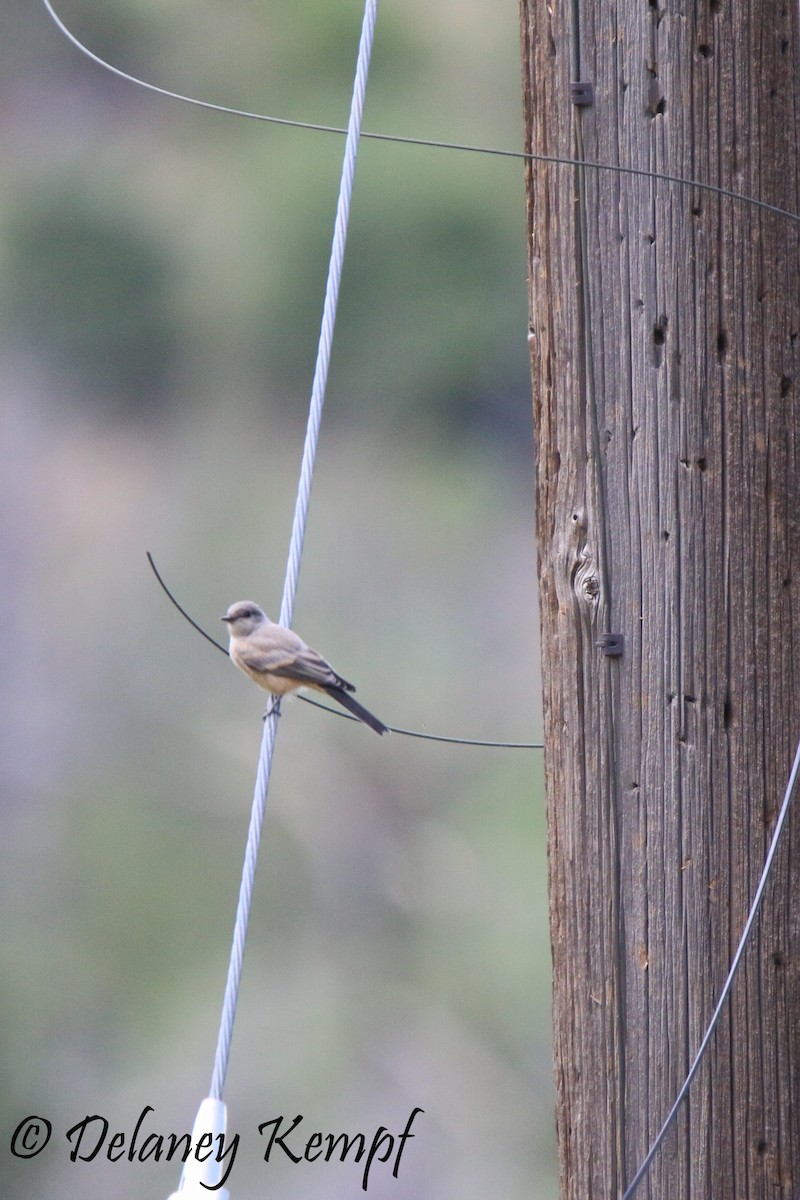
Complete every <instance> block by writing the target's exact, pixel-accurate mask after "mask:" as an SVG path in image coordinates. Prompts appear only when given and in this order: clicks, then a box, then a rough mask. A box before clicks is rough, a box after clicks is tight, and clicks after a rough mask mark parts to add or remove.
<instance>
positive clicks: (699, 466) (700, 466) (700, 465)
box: [697, 458, 708, 471]
mask: <svg viewBox="0 0 800 1200" xmlns="http://www.w3.org/2000/svg"><path fill="white" fill-rule="evenodd" d="M707 466H708V463H707V462H706V460H705V459H704V458H698V460H697V469H698V471H705V469H706V467H707Z"/></svg>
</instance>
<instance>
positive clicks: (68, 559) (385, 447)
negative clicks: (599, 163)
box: [0, 0, 555, 1200]
mask: <svg viewBox="0 0 800 1200" xmlns="http://www.w3.org/2000/svg"><path fill="white" fill-rule="evenodd" d="M59 11H60V12H61V15H62V16H63V18H64V19H65V20H66V21H67V23H68V24H69V25H70V27H71V28H73V30H74V31H75V33H76V35H77V36H79V37H80V38H82V39H83V40H85V41H86V42H87V43H88V44H89V45H90V46H91V47H92V49H93V50H95V51H96V52H97V53H98V54H100V55H101V56H103V57H106V58H108V59H109V60H111V61H112V62H114V63H115V64H117V65H119V66H120V67H121V68H123V69H125V70H128V71H131V72H133V73H134V74H140V75H142V76H143V77H144V78H146V79H148V80H151V81H152V82H155V83H159V84H162V85H164V86H166V87H169V88H171V89H174V90H176V91H179V92H187V93H190V94H194V95H200V96H202V97H203V98H206V99H209V100H212V101H214V102H218V103H223V104H231V105H234V106H239V107H243V108H246V109H249V110H254V111H263V112H270V113H275V114H278V115H281V116H286V117H290V118H296V119H307V120H312V121H318V122H322V123H326V124H327V123H329V124H336V125H343V124H344V123H345V122H346V119H347V108H348V101H349V87H350V79H351V73H352V68H353V63H354V58H355V49H356V45H357V40H358V30H359V26H360V20H361V11H360V5H359V4H356V3H352V0H348V2H347V3H345V0H328V3H325V4H322V3H320V0H299V2H297V3H294V4H291V5H290V4H281V5H275V4H273V5H268V6H266V7H265V6H263V5H262V4H256V3H254V2H252V0H230V2H229V3H228V4H226V5H225V6H224V7H220V6H219V5H213V4H210V3H207V2H205V0H201V2H199V3H194V4H192V5H191V6H190V5H187V4H182V3H179V2H175V3H171V4H169V5H165V4H163V3H160V2H159V3H154V2H152V0H121V2H120V3H119V4H115V5H113V6H112V7H108V6H98V5H96V4H93V3H90V2H89V0H69V2H68V3H67V0H65V2H64V4H63V5H62V6H61V7H60V8H59ZM5 26H6V28H5V36H4V38H2V39H0V99H2V104H3V112H4V114H5V132H6V137H5V140H4V146H3V150H2V155H3V175H4V183H5V188H4V191H3V195H2V198H0V349H2V356H0V363H1V364H2V365H0V372H2V385H1V386H2V394H3V397H4V399H3V401H2V405H0V430H2V437H0V455H1V456H2V458H1V459H0V465H1V466H2V470H0V488H2V490H3V500H4V501H5V503H3V504H2V505H0V548H1V549H2V555H3V561H4V564H5V570H4V571H3V572H2V573H0V574H1V579H0V587H2V595H3V599H4V601H5V603H4V611H5V613H6V620H5V622H4V628H5V639H4V644H3V647H2V660H3V666H4V670H3V672H2V675H0V704H2V718H3V719H2V720H0V770H1V771H2V780H3V788H2V796H3V837H2V839H0V867H1V868H2V870H1V871H0V901H2V912H3V936H2V938H0V1010H1V1011H2V1013H3V1037H2V1041H1V1042H0V1046H1V1047H2V1050H1V1051H0V1083H1V1084H2V1091H1V1092H0V1095H1V1096H2V1104H1V1105H0V1117H2V1131H4V1132H3V1137H2V1138H0V1144H2V1146H3V1149H2V1150H0V1192H1V1193H2V1195H3V1196H4V1197H5V1196H8V1197H11V1198H12V1200H27V1198H28V1197H31V1198H35V1200H41V1197H44V1196H46V1197H48V1200H73V1198H77V1197H79V1196H80V1197H81V1200H94V1198H95V1197H98V1198H99V1197H100V1196H106V1195H108V1194H113V1195H114V1196H116V1197H119V1198H120V1200H127V1197H134V1196H136V1197H139V1196H142V1195H153V1196H166V1195H167V1194H168V1193H169V1192H170V1191H171V1190H172V1189H173V1188H174V1187H176V1186H177V1178H178V1172H177V1170H176V1169H175V1167H174V1166H171V1165H169V1164H161V1165H160V1166H159V1165H158V1164H154V1163H148V1164H138V1163H134V1164H127V1163H119V1164H109V1163H108V1162H106V1161H105V1160H102V1161H101V1160H100V1159H98V1160H96V1161H95V1162H93V1163H89V1164H82V1165H81V1164H72V1163H70V1162H69V1161H68V1149H69V1148H68V1146H67V1145H66V1143H65V1141H64V1137H63V1132H64V1131H65V1130H66V1129H67V1128H68V1127H69V1126H70V1125H72V1124H74V1123H75V1122H76V1121H78V1120H80V1119H81V1117H82V1116H84V1115H86V1114H87V1113H94V1112H99V1113H103V1114H104V1115H106V1116H107V1117H108V1118H109V1120H110V1121H111V1122H112V1125H113V1126H114V1127H115V1128H120V1129H127V1130H129V1131H130V1130H131V1129H132V1128H133V1125H134V1124H135V1120H136V1118H137V1116H138V1114H139V1112H140V1111H141V1109H142V1108H143V1107H144V1106H145V1105H146V1104H151V1105H153V1107H154V1108H155V1110H156V1112H155V1115H154V1116H153V1117H152V1122H153V1124H152V1126H151V1127H152V1128H157V1129H160V1130H164V1131H170V1130H182V1129H186V1128H189V1127H190V1125H191V1122H192V1120H193V1117H194V1113H195V1110H196V1107H197V1104H198V1102H199V1100H200V1099H201V1098H202V1096H203V1095H204V1094H205V1091H206V1089H207V1086H208V1078H209V1075H210V1069H211V1059H212V1055H213V1050H214V1040H215V1037H216V1026H217V1019H218V1012H219V1005H220V1002H221V998H222V990H223V986H224V978H225V970H226V966H227V955H228V948H229V939H230V933H231V927H232V922H233V915H234V909H235V903H236V895H237V890H238V882H239V873H240V867H241V856H242V850H243V845H244V838H245V834H246V828H247V820H248V815H249V806H250V799H251V796H252V786H253V779H254V773H255V766H256V760H257V754H258V745H259V739H260V733H261V722H260V713H261V710H262V708H263V698H262V696H261V695H260V694H259V693H256V692H255V691H254V690H253V689H251V688H250V687H249V686H248V684H247V681H246V680H244V679H243V678H242V677H240V676H239V675H238V674H237V673H236V672H235V671H233V670H232V668H231V667H230V665H229V664H228V663H226V661H225V660H224V658H223V657H222V655H220V654H218V653H217V652H216V651H214V650H213V649H212V648H210V647H208V646H207V644H206V643H204V642H203V641H202V640H201V639H199V638H198V637H197V635H196V634H194V633H193V631H192V630H191V629H190V628H189V627H188V626H187V625H186V624H185V623H183V622H182V621H181V620H180V618H179V617H178V615H177V614H176V613H175V612H174V610H173V609H171V607H170V606H169V605H168V604H167V602H166V600H165V598H164V597H163V595H162V594H161V593H160V591H159V590H158V588H157V586H156V584H155V582H154V580H153V579H152V577H151V576H150V574H149V571H148V569H147V564H146V561H145V550H147V549H150V550H151V551H153V553H154V555H155V557H156V561H157V563H158V565H159V567H160V568H161V570H162V571H163V572H164V573H165V575H166V577H167V579H168V581H169V582H170V584H171V585H172V586H173V587H174V589H175V590H176V591H177V593H178V595H179V597H180V598H181V600H182V601H183V602H184V603H185V604H186V605H187V607H188V608H189V609H190V610H191V612H192V613H193V615H195V617H196V618H197V619H198V620H200V621H201V622H202V623H203V624H204V625H205V626H206V627H207V628H209V629H210V630H211V632H212V633H217V632H218V624H219V623H218V619H217V618H218V616H219V614H220V613H221V612H223V611H224V610H225V608H226V607H227V605H228V604H229V603H230V602H231V601H232V600H235V599H238V598H240V597H242V596H253V597H255V598H257V599H259V600H261V601H262V602H263V603H264V605H265V606H266V607H267V608H268V610H270V611H271V612H272V613H273V615H274V613H275V612H276V610H277V607H278V602H279V598H280V588H281V583H282V576H283V569H284V560H285V553H286V546H287V542H288V535H289V529H290V524H291V515H292V510H293V506H294V492H295V487H296V474H297V468H298V464H299V457H300V452H301V445H302V434H303V428H304V425H305V413H306V406H307V397H308V392H309V389H310V384H311V377H312V372H313V364H314V356H315V352H316V339H317V333H318V325H319V317H320V312H321V305H322V296H323V290H324V281H325V272H326V268H327V257H328V251H329V245H330V237H331V228H332V220H333V213H334V207H335V201H336V192H337V187H338V173H339V167H340V161H341V153H342V149H343V141H342V139H341V138H339V137H337V136H333V135H323V134H319V133H310V132H303V131H299V130H291V129H281V128H275V127H272V126H268V125H265V124H263V123H258V122H248V121H243V120H234V119H233V118H230V117H223V116H220V115H217V114H212V113H208V112H201V111H199V110H197V109H192V108H190V107H188V106H185V105H180V104H177V103H175V102H169V101H167V100H164V99H160V98H157V97H155V96H152V95H148V94H146V93H144V92H142V91H141V90H139V89H136V88H134V87H132V86H131V85H130V84H127V83H125V82H124V81H121V80H119V79H115V78H113V77H112V76H110V75H108V74H107V73H104V72H103V71H102V70H101V69H100V68H99V67H97V66H96V65H94V64H92V63H90V62H89V61H87V60H85V59H84V58H83V57H82V56H80V55H79V54H78V53H77V51H75V50H74V48H72V47H70V46H69V45H68V44H67V43H66V42H65V41H64V40H63V39H62V38H61V37H60V35H59V34H58V33H57V31H56V30H55V28H54V27H53V25H52V24H51V22H50V21H49V19H48V18H47V15H46V13H45V11H44V9H43V7H42V6H40V5H38V4H37V3H29V2H26V3H23V2H22V0H8V4H7V9H6V22H5ZM366 124H367V126H368V127H369V128H371V129H374V130H381V131H391V132H397V133H400V134H409V135H418V136H421V137H431V138H436V137H440V138H443V139H446V140H450V141H465V142H469V143H478V144H491V145H499V146H507V147H510V148H513V147H515V146H516V145H518V144H519V142H520V119H519V69H518V47H517V18H516V9H515V6H514V5H513V4H508V5H501V6H499V7H498V6H497V5H495V4H492V3H491V0H470V2H469V3H467V4H463V3H462V4H459V5H454V4H449V5H448V4H445V5H440V6H430V5H428V4H425V3H423V2H422V0H410V2H409V3H408V4H406V5H404V6H403V8H402V9H397V8H395V9H391V8H389V7H388V6H385V10H384V11H382V12H381V13H380V15H379V19H378V29H377V40H376V49H375V57H374V68H373V74H372V78H371V82H370V87H369V90H368V100H367V110H366ZM524 237H525V221H524V197H523V183H522V170H521V166H520V164H519V163H518V162H514V161H513V160H509V161H505V160H498V159H493V158H481V157H479V156H476V155H470V154H463V153H461V154H459V153H454V152H446V151H436V150H431V149H423V148H414V147H410V146H397V145H391V144H386V143H378V142H365V143H364V144H363V146H362V151H361V155H360V160H359V166H358V171H357V175H356V189H355V199H354V206H353V215H352V225H351V232H350V236H349V241H348V251H347V258H346V263H345V271H344V279H343V285H342V294H341V306H340V314H339V320H338V325H337V335H336V342H335V347H334V355H333V363H332V371H331V379H330V386H329V393H328V402H327V409H326V414H325V419H324V423H323V438H322V444H321V447H320V455H319V463H318V471H317V476H316V479H315V484H314V493H313V497H312V504H311V519H310V525H309V531H308V537H307V542H306V551H305V556H304V562H303V569H302V573H301V579H300V591H299V596H298V605H297V611H296V625H297V627H298V628H299V629H301V630H302V632H303V634H304V635H305V636H306V637H307V638H308V640H309V641H311V642H312V643H313V644H315V645H317V646H318V647H319V648H320V650H321V651H322V652H323V653H324V654H326V655H327V656H329V657H330V658H331V659H332V660H333V662H334V663H335V664H336V665H337V666H338V667H339V668H340V669H341V670H342V671H343V672H344V673H345V675H347V676H348V677H352V678H354V679H355V680H356V682H357V683H358V687H359V695H360V696H363V699H364V702H365V703H366V704H367V705H368V706H369V707H370V708H372V709H374V711H375V712H377V713H378V714H379V715H380V716H381V717H383V718H384V719H386V720H387V721H389V722H391V723H393V724H398V725H401V726H407V727H413V728H420V729H423V730H428V731H434V732H442V733H447V734H459V735H467V736H468V735H474V736H477V737H482V738H496V739H505V738H509V739H513V740H530V739H534V738H536V737H537V736H538V734H539V731H540V728H541V725H540V717H539V695H540V688H539V681H538V613H537V603H536V592H535V546H534V543H533V501H532V479H531V462H530V460H531V456H532V448H531V430H530V397H529V380H528V373H527V372H528V368H527V353H526V346H525V331H526V327H527V318H526V307H525V306H526V298H525V253H526V252H525V244H524ZM549 994H550V992H549V947H548V933H547V907H546V864H545V853H544V800H543V785H542V764H541V757H540V755H539V754H538V753H537V752H530V751H521V750H514V751H499V750H485V749H484V750H482V749H478V748H472V747H448V746H444V745H437V744H431V743H424V742H417V741H412V740H409V739H404V738H401V737H398V736H393V737H391V738H386V739H383V740H380V739H378V738H375V737H374V736H372V735H370V734H369V732H368V731H366V730H364V729H362V728H357V727H355V726H353V725H351V724H349V723H346V722H344V721H340V720H337V719H336V718H333V717H328V716H326V715H325V714H322V713H319V712H317V711H316V710H314V709H312V708H310V707H309V706H307V705H304V704H302V703H300V702H293V703H290V704H288V705H287V706H286V708H285V713H284V716H283V718H282V722H281V730H280V737H279V741H278V750H277V755H276V763H275V771H274V776H273V785H272V789H271V794H270V805H269V811H268V816H267V824H266V829H265V839H264V845H263V850H262V857H261V864H260V874H259V878H258V882H257V887H256V894H255V898H254V911H253V918H252V924H251V933H250V939H249V943H248V951H247V957H246V962H245V973H244V981H243V990H242V996H241V1003H240V1010H239V1015H238V1020H237V1026H236V1031H235V1035H234V1044H233V1059H232V1063H231V1070H230V1074H229V1079H228V1091H227V1095H226V1099H227V1101H228V1103H229V1106H230V1123H231V1127H232V1128H233V1129H236V1130H239V1131H240V1132H241V1134H242V1140H243V1147H242V1151H241V1152H240V1156H239V1159H238V1160H237V1164H236V1169H235V1173H234V1175H233V1176H232V1178H231V1181H230V1183H229V1186H230V1188H231V1195H232V1196H235V1197H236V1198H237V1200H250V1198H251V1197H252V1198H255V1197H260V1196H262V1195H264V1194H265V1191H266V1189H270V1190H274V1191H276V1193H279V1194H282V1195H283V1196H285V1197H287V1200H290V1198H291V1197H293V1196H300V1195H302V1196H303V1197H306V1198H307V1197H309V1196H316V1195H320V1196H322V1195H324V1196H326V1197H337V1196H342V1197H344V1196H351V1195H353V1193H354V1190H360V1178H359V1176H358V1173H357V1171H356V1169H354V1168H352V1167H350V1168H348V1167H346V1166H336V1165H332V1164H324V1163H323V1164H316V1165H311V1164H303V1165H302V1166H297V1167H293V1166H292V1165H291V1164H289V1163H284V1164H279V1163H274V1164H272V1165H270V1166H269V1167H267V1166H265V1164H264V1163H263V1162H262V1161H261V1155H262V1154H263V1146H261V1145H260V1144H259V1139H258V1136H257V1133H256V1127H257V1125H258V1123H259V1122H260V1121H264V1120H268V1119H270V1118H271V1117H273V1116H276V1115H278V1114H280V1113H281V1112H283V1113H291V1114H292V1115H294V1114H295V1113H304V1114H305V1115H306V1124H307V1126H308V1129H309V1131H311V1130H312V1129H323V1130H325V1131H330V1132H336V1131H344V1130H349V1131H355V1130H358V1129H364V1130H366V1129H368V1128H371V1129H375V1128H377V1126H378V1125H381V1124H383V1125H386V1126H395V1125H396V1126H398V1127H399V1128H401V1127H402V1125H403V1124H404V1123H405V1120H406V1119H407V1117H408V1114H409V1113H410V1111H411V1109H412V1108H413V1107H414V1106H415V1105H420V1106H422V1107H423V1108H424V1109H425V1115H424V1118H421V1119H420V1124H419V1126H418V1128H416V1130H415V1132H416V1137H415V1141H414V1143H412V1144H411V1146H410V1147H409V1149H408V1151H407V1153H406V1156H405V1157H404V1160H403V1166H402V1168H401V1172H400V1175H399V1178H398V1180H392V1179H388V1180H386V1179H384V1178H383V1177H382V1176H381V1175H380V1174H379V1173H375V1174H374V1175H373V1181H372V1182H371V1185H370V1194H371V1195H373V1196H378V1197H381V1196H382V1195H384V1193H385V1194H387V1195H388V1194H389V1192H391V1194H392V1196H393V1197H394V1198H395V1200H403V1197H406V1196H408V1197H411V1196H414V1197H415V1200H416V1198H418V1197H425V1198H426V1200H446V1198H447V1200H449V1198H450V1197H452V1196H454V1195H460V1196H462V1197H464V1200H472V1198H475V1200H477V1197H479V1196H483V1195H484V1194H485V1193H486V1192H487V1191H489V1192H491V1193H493V1194H497V1195H501V1196H503V1197H504V1198H506V1200H515V1198H521V1197H523V1196H524V1197H526V1200H539V1198H540V1197H542V1198H544V1197H548V1196H552V1195H553V1194H554V1192H555V1160H554V1149H553V1139H552V1125H553V1121H552V1115H551V1107H552V1105H551V1084H550V1078H551V1067H550V1050H549V1036H550V1035H549ZM33 1112H39V1113H41V1114H42V1115H44V1116H47V1117H48V1118H49V1119H50V1120H51V1121H52V1122H53V1126H54V1139H53V1143H52V1144H51V1146H50V1147H49V1148H48V1150H47V1151H46V1152H45V1153H43V1154H42V1155H41V1157H39V1158H37V1159H35V1160H33V1161H30V1162H18V1161H15V1160H13V1159H12V1158H11V1157H10V1155H9V1153H8V1145H9V1138H10V1134H11V1131H12V1130H13V1129H14V1127H15V1126H16V1124H17V1123H18V1122H19V1121H20V1120H21V1119H22V1118H23V1117H24V1116H26V1115H27V1114H28V1113H33Z"/></svg>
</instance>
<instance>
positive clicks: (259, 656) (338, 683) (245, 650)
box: [237, 630, 355, 691]
mask: <svg viewBox="0 0 800 1200" xmlns="http://www.w3.org/2000/svg"><path fill="white" fill-rule="evenodd" d="M286 632H288V631H284V630H281V634H282V635H284V634H285V633H286ZM237 656H238V658H239V659H240V660H241V663H242V666H243V667H244V668H245V669H246V670H250V671H253V672H254V673H256V674H258V675H262V674H264V675H276V676H277V677H278V678H279V679H296V680H297V682H298V683H300V684H303V683H305V684H308V685H309V686H310V687H329V686H333V687H341V688H344V689H345V690H346V691H354V690H355V689H354V688H353V685H352V683H348V682H347V680H346V679H342V677H341V676H340V675H337V673H336V672H335V671H334V669H333V667H332V666H331V665H330V663H327V662H326V661H325V659H324V658H323V657H322V656H321V655H320V654H317V652H316V650H312V649H311V647H310V646H306V644H305V643H304V642H303V641H301V640H300V638H295V636H294V635H293V636H292V637H291V638H288V637H285V636H281V637H280V639H276V644H275V645H270V646H265V645H264V644H263V642H262V644H261V645H259V644H257V643H256V644H252V645H248V644H247V643H246V642H245V644H244V645H242V646H237Z"/></svg>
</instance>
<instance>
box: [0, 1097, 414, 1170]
mask: <svg viewBox="0 0 800 1200" xmlns="http://www.w3.org/2000/svg"><path fill="white" fill-rule="evenodd" d="M153 1111H154V1109H153V1108H152V1107H151V1106H150V1105H149V1104H148V1105H147V1106H146V1107H145V1108H144V1109H142V1112H141V1114H140V1115H139V1119H138V1120H137V1122H136V1124H135V1126H134V1128H133V1132H132V1133H125V1132H122V1131H117V1132H113V1133H112V1131H111V1126H110V1124H109V1122H108V1121H107V1120H106V1118H105V1117H101V1116H99V1115H98V1114H97V1113H95V1114H94V1115H93V1116H89V1115H88V1114H87V1116H85V1117H83V1118H82V1120H80V1121H78V1122H77V1124H75V1125H73V1126H72V1127H71V1128H70V1129H68V1130H66V1132H65V1135H64V1136H65V1138H66V1141H67V1145H68V1146H69V1147H70V1151H69V1159H70V1162H92V1160H93V1159H96V1158H98V1157H100V1158H107V1159H108V1160H109V1162H119V1161H120V1160H122V1159H125V1160H126V1161H128V1162H141V1163H143V1162H148V1161H154V1162H162V1161H166V1162H173V1161H174V1162H181V1163H185V1162H187V1160H188V1159H190V1158H195V1159H197V1161H198V1162H207V1161H209V1160H210V1159H212V1158H213V1159H215V1160H216V1161H217V1162H218V1163H219V1164H220V1166H221V1167H222V1169H223V1170H222V1178H221V1179H220V1181H219V1183H218V1184H216V1186H215V1187H213V1188H210V1189H209V1190H212V1191H214V1190H216V1188H221V1187H223V1186H224V1185H225V1181H226V1180H227V1178H228V1176H229V1175H230V1173H231V1171H232V1170H233V1164H234V1162H235V1161H236V1154H237V1151H238V1149H239V1143H240V1140H241V1139H240V1136H239V1134H238V1133H234V1134H231V1135H230V1136H227V1135H226V1134H222V1133H218V1134H217V1135H216V1136H212V1134H210V1133H205V1134H202V1135H201V1136H200V1137H199V1138H197V1140H196V1141H193V1140H192V1135H191V1134H189V1133H181V1134H178V1133H157V1132H152V1131H149V1130H148V1125H149V1122H148V1117H149V1115H150V1113H152V1112H153ZM423 1111H424V1109H421V1108H415V1109H414V1110H413V1112H412V1113H411V1116H410V1117H409V1118H408V1120H407V1121H406V1124H405V1128H404V1129H403V1131H402V1133H390V1132H389V1130H388V1129H387V1128H386V1127H385V1126H383V1125H379V1126H378V1128H377V1130H376V1131H375V1133H373V1134H364V1133H318V1132H314V1133H308V1132H307V1129H305V1128H304V1129H301V1125H302V1124H303V1122H304V1121H305V1117H303V1116H302V1115H301V1116H297V1117H295V1118H294V1120H289V1119H288V1118H286V1117H283V1116H280V1117H272V1118H271V1120H269V1121H262V1123H261V1124H260V1125H259V1126H258V1132H259V1135H260V1136H261V1138H262V1139H263V1140H264V1142H265V1148H264V1162H266V1163H268V1162H270V1160H273V1161H274V1160H275V1159H277V1158H278V1157H279V1155H281V1154H283V1155H285V1156H286V1158H288V1159H289V1160H290V1162H293V1163H300V1162H316V1161H317V1160H318V1159H321V1160H323V1161H324V1162H331V1161H337V1162H345V1161H346V1160H347V1161H352V1162H356V1163H358V1164H359V1166H362V1164H363V1169H362V1172H361V1187H362V1188H363V1190H364V1191H366V1190H367V1187H368V1185H369V1176H370V1171H371V1170H372V1167H373V1165H374V1164H375V1163H386V1164H387V1165H388V1164H389V1163H390V1162H391V1167H392V1175H393V1176H394V1177H395V1179H396V1178H397V1173H398V1171H399V1170H400V1159H401V1157H402V1154H403V1150H404V1149H405V1145H406V1142H407V1141H408V1139H409V1138H412V1137H413V1136H414V1134H413V1133H412V1132H411V1126H412V1125H413V1124H414V1121H415V1119H416V1117H417V1116H418V1114H419V1113H422V1112H423ZM52 1132H53V1127H52V1125H51V1123H50V1122H49V1121H48V1120H47V1119H46V1117H36V1116H31V1117H26V1118H25V1119H24V1120H23V1121H20V1123H19V1125H18V1126H17V1128H16V1129H15V1130H14V1133H13V1134H12V1137H11V1153H12V1154H13V1155H15V1157H16V1158H35V1157H36V1156H37V1155H38V1154H41V1152H42V1151H43V1150H44V1148H45V1146H47V1144H48V1143H49V1141H50V1139H51V1136H52Z"/></svg>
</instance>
